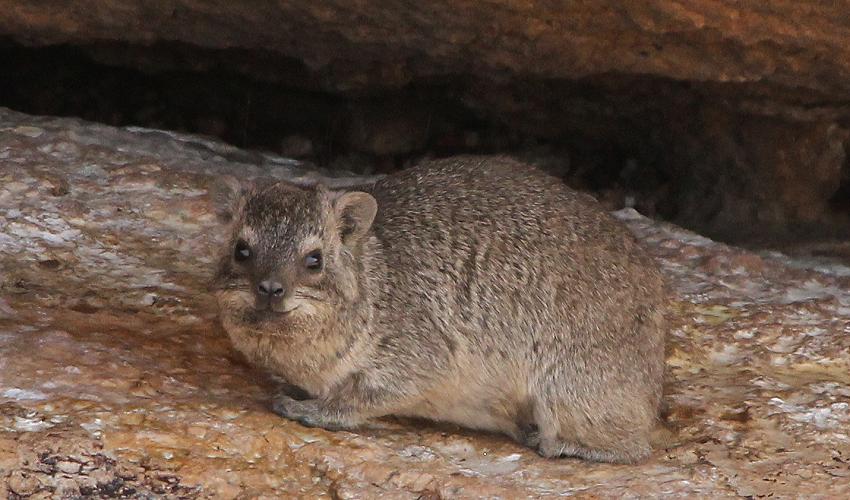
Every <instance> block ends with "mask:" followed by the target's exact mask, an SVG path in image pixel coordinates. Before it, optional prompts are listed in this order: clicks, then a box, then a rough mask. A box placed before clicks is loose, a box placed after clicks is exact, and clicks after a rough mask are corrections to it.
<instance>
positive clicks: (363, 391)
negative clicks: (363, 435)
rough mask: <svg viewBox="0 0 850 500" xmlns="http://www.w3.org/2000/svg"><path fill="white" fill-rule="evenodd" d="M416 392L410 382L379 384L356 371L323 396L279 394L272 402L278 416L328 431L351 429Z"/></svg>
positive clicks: (386, 413)
mask: <svg viewBox="0 0 850 500" xmlns="http://www.w3.org/2000/svg"><path fill="white" fill-rule="evenodd" d="M417 392H418V391H416V390H413V387H412V385H411V384H404V385H403V386H398V385H396V386H383V387H378V386H377V384H373V383H370V381H369V380H368V378H367V377H365V376H364V375H363V374H361V373H357V374H354V375H352V376H350V377H348V378H347V379H346V380H345V381H344V382H343V383H341V384H339V385H338V386H337V387H335V388H334V389H333V390H332V391H331V392H330V393H329V394H328V395H327V396H326V397H324V398H320V399H307V400H304V401H298V400H296V399H293V398H292V397H290V396H288V395H285V394H279V395H277V396H276V397H275V398H274V400H273V402H272V409H273V410H274V412H275V413H277V414H278V415H280V416H282V417H285V418H288V419H291V420H295V421H297V422H299V423H301V424H302V425H306V426H307V427H321V428H323V429H327V430H331V431H334V430H343V429H352V428H355V427H358V426H360V425H362V424H363V423H364V422H365V421H366V420H368V419H369V418H372V417H380V416H383V415H388V414H391V413H393V412H394V411H395V410H397V409H398V408H400V407H402V406H403V404H404V402H405V401H408V400H410V399H411V398H412V397H415V393H417Z"/></svg>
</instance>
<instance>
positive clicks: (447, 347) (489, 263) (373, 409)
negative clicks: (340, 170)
mask: <svg viewBox="0 0 850 500" xmlns="http://www.w3.org/2000/svg"><path fill="white" fill-rule="evenodd" d="M225 192H230V193H231V196H229V197H226V198H227V200H226V201H225V202H223V203H224V205H222V206H224V207H226V208H227V209H226V210H225V213H227V214H229V217H230V223H229V224H230V226H231V231H232V233H231V234H232V236H231V238H230V241H229V242H228V244H227V247H226V248H225V250H224V252H223V256H222V259H221V263H220V268H219V270H218V277H217V292H216V293H217V297H218V302H219V305H220V309H221V321H222V323H223V325H224V328H225V329H226V331H227V333H228V335H229V336H230V338H231V340H232V342H233V345H234V346H235V347H236V348H237V349H238V350H239V351H241V352H242V353H244V354H245V355H246V356H247V358H248V359H249V360H251V361H252V362H254V363H256V364H258V365H261V366H263V367H265V368H266V369H268V370H270V371H271V372H273V373H274V374H275V375H277V376H279V377H281V378H283V379H285V380H286V381H287V382H288V383H290V384H293V385H296V386H298V387H300V388H302V389H304V390H305V391H306V392H307V393H309V395H310V397H311V399H307V400H295V399H292V398H289V397H288V396H285V395H280V396H278V397H277V398H276V400H275V403H274V410H275V411H276V412H277V413H279V414H280V415H282V416H284V417H287V418H291V419H294V420H297V421H299V422H301V423H303V424H305V425H309V426H318V427H324V428H327V429H349V428H353V427H356V426H357V425H359V424H361V423H363V422H364V421H366V420H367V419H370V418H373V417H380V416H384V415H403V416H416V417H424V418H428V419H432V420H440V421H448V422H454V423H457V424H460V425H463V426H466V427H470V428H476V429H484V430H490V431H497V432H502V433H505V434H508V435H510V436H512V437H513V438H515V439H516V440H518V441H520V442H523V443H525V444H527V445H528V446H531V447H533V448H535V449H536V450H538V452H539V453H540V454H542V455H544V456H546V457H556V456H562V455H566V456H576V457H582V458H586V459H590V460H600V461H611V462H634V461H637V460H640V459H641V458H643V457H645V456H646V455H647V454H648V453H649V452H650V445H649V435H650V431H651V430H652V429H653V427H654V426H655V425H656V423H657V422H656V421H657V417H658V410H659V403H660V398H661V383H662V376H663V366H664V359H663V352H664V335H665V326H664V321H663V314H662V313H663V307H664V293H663V284H662V279H661V276H660V274H659V271H658V270H657V268H656V266H655V265H654V263H653V261H652V260H651V259H650V258H649V257H648V256H647V255H646V254H645V253H644V252H643V251H642V250H641V248H640V247H639V246H638V244H637V243H636V241H635V240H634V238H633V237H632V236H631V235H630V234H629V232H628V231H627V230H626V229H625V228H624V227H623V226H622V225H621V224H619V223H618V222H617V221H616V220H614V219H613V218H612V217H610V216H609V215H608V214H607V213H605V212H604V211H603V210H602V209H600V208H599V207H598V206H596V205H595V204H594V202H593V201H592V200H590V199H589V198H588V197H586V196H584V195H581V194H578V193H576V192H574V191H572V190H570V189H569V188H567V187H566V186H565V185H564V184H563V183H562V182H561V181H559V180H558V179H555V178H552V177H549V176H547V175H545V174H543V173H541V172H540V171H538V170H536V169H534V168H532V167H529V166H527V165H523V164H520V163H517V162H515V161H512V160H510V159H507V158H502V157H496V158H493V157H458V158H453V159H447V160H439V161H428V162H425V163H422V164H420V165H419V166H417V167H414V168H411V169H408V170H404V171H401V172H399V173H396V174H394V175H391V176H388V177H386V178H384V179H382V180H380V181H378V182H377V183H375V184H374V185H369V186H368V187H364V188H362V189H344V190H333V189H328V188H325V187H323V186H321V185H315V186H306V187H305V186H294V185H290V184H287V183H273V184H269V185H265V186H254V187H247V188H244V187H243V188H241V189H239V188H237V189H232V190H230V191H225Z"/></svg>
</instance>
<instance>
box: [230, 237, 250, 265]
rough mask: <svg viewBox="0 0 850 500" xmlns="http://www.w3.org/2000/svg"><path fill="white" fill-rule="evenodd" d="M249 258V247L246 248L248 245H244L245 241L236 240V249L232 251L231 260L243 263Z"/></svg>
mask: <svg viewBox="0 0 850 500" xmlns="http://www.w3.org/2000/svg"><path fill="white" fill-rule="evenodd" d="M250 258H251V247H249V246H248V243H246V242H245V240H238V241H237V242H236V247H234V249H233V260H235V261H236V262H245V261H246V260H248V259H250Z"/></svg>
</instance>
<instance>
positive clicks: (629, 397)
mask: <svg viewBox="0 0 850 500" xmlns="http://www.w3.org/2000/svg"><path fill="white" fill-rule="evenodd" d="M557 379H558V378H555V380H557ZM549 380H550V381H552V379H549ZM561 380H563V382H561V383H559V384H558V387H550V388H546V389H544V390H543V391H542V393H541V394H539V395H538V397H537V398H536V400H535V405H534V422H535V424H536V427H537V429H536V433H534V434H533V435H528V436H524V437H525V439H523V441H524V442H525V443H526V444H528V445H529V446H532V447H535V448H536V449H537V451H538V453H540V455H542V456H544V457H550V458H554V457H560V456H566V457H578V458H583V459H586V460H593V461H598V462H615V463H633V462H637V461H639V460H641V459H643V458H645V457H646V456H647V455H649V453H650V452H651V447H650V433H651V432H652V430H653V428H654V427H655V425H656V424H657V415H656V414H657V406H658V405H657V401H658V397H657V395H656V393H655V392H654V391H652V390H647V389H648V388H640V387H635V386H634V385H633V384H628V383H623V381H610V380H608V381H606V384H605V386H599V385H597V384H589V385H590V386H591V387H588V386H585V387H581V386H580V385H579V384H576V380H577V379H575V378H573V379H572V380H573V383H572V384H570V382H569V380H570V379H569V378H567V379H561ZM571 385H572V386H571ZM641 389H643V390H641Z"/></svg>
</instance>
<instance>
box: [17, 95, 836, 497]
mask: <svg viewBox="0 0 850 500" xmlns="http://www.w3.org/2000/svg"><path fill="white" fill-rule="evenodd" d="M224 172H232V173H236V174H239V175H246V176H251V177H257V176H271V177H277V178H294V177H299V176H303V175H315V174H314V173H311V172H310V171H308V170H305V169H304V168H303V166H300V165H298V164H297V163H295V162H291V161H287V160H284V159H280V158H275V157H270V156H261V155H256V154H248V153H244V152H242V151H239V150H237V149H234V148H231V147H227V146H224V145H221V144H218V143H213V142H209V141H205V140H200V139H195V138H190V137H185V136H179V135H175V134H169V133H162V132H155V131H149V130H144V129H128V130H118V129H113V128H109V127H105V126H96V125H90V124H86V123H82V122H79V121H74V120H63V119H40V118H32V117H29V116H26V115H21V114H18V113H13V112H10V111H7V110H3V109H2V108H0V496H3V495H4V494H5V495H21V496H29V495H33V496H34V497H35V498H48V497H51V496H53V497H56V498H59V497H62V496H63V495H64V496H74V495H78V494H96V495H100V496H110V495H113V496H114V495H126V496H136V497H142V496H145V495H150V494H154V495H170V496H173V497H178V496H179V497H181V498H192V497H210V496H214V497H219V498H228V497H230V498H232V497H237V496H242V497H245V496H261V495H265V496H287V495H290V496H291V495H296V494H300V495H303V496H305V497H310V498H313V497H334V498H366V497H369V498H371V497H375V496H378V495H386V496H388V497H392V498H441V497H442V498H469V497H478V496H488V497H493V496H502V497H504V498H521V497H529V496H534V497H542V498H546V497H555V496H558V495H563V494H581V495H586V496H603V497H608V496H622V495H631V496H646V495H655V496H662V495H675V496H685V495H688V496H695V497H722V496H736V495H745V496H747V495H751V496H755V495H759V496H768V495H772V496H774V497H781V496H785V497H788V496H812V495H815V494H821V495H823V496H826V497H830V498H843V497H847V496H848V494H850V491H848V490H850V482H848V480H847V477H848V475H850V472H849V469H848V464H847V461H848V460H849V459H850V458H848V457H850V438H848V436H847V433H846V428H847V426H848V425H850V379H848V375H847V373H848V359H850V336H848V334H847V333H848V331H850V293H848V292H847V290H849V289H850V268H848V267H846V266H842V265H837V264H831V263H829V262H826V261H823V260H822V259H821V260H818V259H812V258H808V259H802V258H793V259H792V258H790V257H787V256H785V255H783V254H779V253H775V252H768V253H763V254H760V255H757V254H754V253H750V252H746V251H742V250H739V249H736V248H732V247H728V246H725V245H721V244H718V243H715V242H712V241H711V240H708V239H706V238H702V237H699V236H696V235H694V234H692V233H689V232H687V231H684V230H681V229H679V228H676V227H674V226H671V225H667V224H662V223H658V222H654V221H652V220H650V219H646V218H644V217H641V216H639V215H637V214H636V213H634V212H632V211H621V212H618V216H619V217H620V218H621V219H622V220H624V222H625V223H627V224H628V226H629V227H630V228H631V229H632V230H633V231H634V232H635V234H637V235H638V236H639V238H640V239H641V240H642V241H643V243H644V244H645V246H646V247H647V248H648V249H649V251H650V252H651V253H652V255H653V256H654V257H655V258H656V259H657V260H658V261H659V263H660V264H661V266H662V268H663V270H664V273H665V275H666V276H667V277H668V279H669V281H670V285H671V290H672V295H671V300H672V302H673V306H674V307H673V310H672V311H671V314H670V316H671V317H670V319H671V322H672V324H673V329H672V331H671V332H670V347H669V353H668V359H667V363H668V369H669V373H668V382H667V388H666V395H665V402H666V404H667V406H668V409H669V410H668V412H667V413H668V415H667V417H666V418H667V420H668V422H669V424H670V425H671V426H672V427H673V428H675V429H676V434H677V437H676V440H675V443H671V445H670V447H669V448H667V449H658V450H657V451H656V452H655V453H653V455H652V457H651V458H650V459H649V460H647V461H646V462H645V463H643V464H640V465H636V466H615V465H604V464H591V463H584V462H580V461H577V460H569V459H564V460H545V459H542V458H540V457H538V456H537V455H536V454H534V453H533V452H531V451H530V450H527V449H524V448H522V447H521V446H519V445H517V444H515V443H513V442H510V441H509V440H507V439H504V438H501V437H498V436H489V435H483V434H478V433H473V432H468V431H463V430H459V429H456V428H453V427H450V426H438V425H432V424H427V423H424V422H416V421H406V420H393V419H387V420H382V421H379V422H375V423H374V425H373V426H372V427H371V428H367V429H363V430H360V431H358V432H354V433H352V432H339V433H331V432H326V431H322V430H316V429H307V428H304V427H301V426H300V425H298V424H295V423H292V422H289V421H285V420H282V419H280V418H278V417H276V416H275V415H273V414H271V413H270V412H269V410H268V394H269V391H270V390H271V389H272V388H273V385H272V384H271V383H270V382H269V381H268V380H267V379H266V378H265V377H264V376H263V375H262V374H260V373H257V372H254V371H252V370H251V369H250V368H249V367H247V366H246V365H245V364H244V363H243V362H242V361H241V360H240V359H239V358H238V357H237V356H236V355H235V353H234V352H233V351H232V349H231V348H230V346H229V345H228V343H227V340H226V337H225V335H224V334H223V332H222V331H221V330H220V328H219V327H218V325H217V323H216V321H215V309H214V306H213V301H212V300H211V298H210V297H209V296H208V295H207V294H206V291H205V290H206V282H207V280H208V278H209V276H210V273H211V270H212V269H211V266H212V261H213V254H212V251H213V249H214V248H215V247H216V244H217V243H218V242H219V239H220V237H221V236H220V234H219V233H218V231H217V225H216V223H215V222H214V216H213V214H212V211H211V209H210V205H209V200H208V191H207V186H208V185H209V181H210V180H211V178H212V177H213V176H216V175H221V174H222V173H224ZM334 182H340V183H345V182H349V179H339V180H336V181H334Z"/></svg>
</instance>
